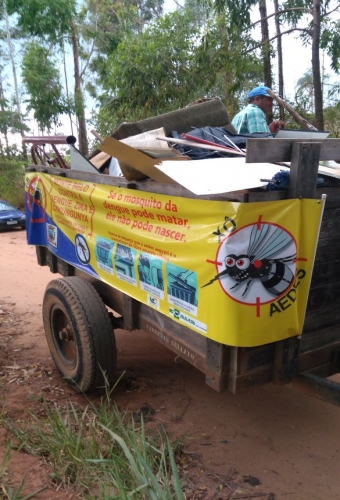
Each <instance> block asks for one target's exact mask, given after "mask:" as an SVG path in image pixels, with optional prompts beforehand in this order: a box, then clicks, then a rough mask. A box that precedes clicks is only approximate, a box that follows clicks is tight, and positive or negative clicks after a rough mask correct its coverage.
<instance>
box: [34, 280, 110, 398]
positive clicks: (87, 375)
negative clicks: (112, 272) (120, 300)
mask: <svg viewBox="0 0 340 500" xmlns="http://www.w3.org/2000/svg"><path fill="white" fill-rule="evenodd" d="M43 321H44V329H45V334H46V338H47V343H48V347H49V349H50V351H51V355H52V358H53V361H54V363H55V365H56V367H57V368H58V370H59V371H60V373H61V375H62V376H63V377H64V378H65V379H66V381H67V382H68V383H69V384H70V385H72V387H73V388H74V389H75V390H76V391H78V392H86V391H90V390H92V389H96V388H99V387H103V386H104V385H105V379H106V380H107V381H108V383H109V384H110V385H112V384H113V383H114V375H115V370H116V355H117V353H116V342H115V337H114V332H113V327H112V323H111V320H110V317H109V313H108V311H107V309H106V307H105V305H104V303H103V301H102V300H101V298H100V296H99V294H98V292H97V291H96V289H95V288H94V287H93V286H92V285H91V284H90V283H89V282H88V281H86V280H84V279H81V278H78V277H68V278H60V279H57V280H53V281H51V282H50V283H49V284H48V285H47V288H46V291H45V295H44V301H43ZM104 373H105V375H104Z"/></svg>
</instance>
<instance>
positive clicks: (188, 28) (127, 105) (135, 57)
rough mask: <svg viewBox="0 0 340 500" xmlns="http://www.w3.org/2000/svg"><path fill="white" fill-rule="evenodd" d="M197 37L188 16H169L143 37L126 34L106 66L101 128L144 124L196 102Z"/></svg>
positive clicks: (101, 99) (153, 26) (152, 25)
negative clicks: (133, 122) (147, 119)
mask: <svg viewBox="0 0 340 500" xmlns="http://www.w3.org/2000/svg"><path fill="white" fill-rule="evenodd" d="M198 35H199V32H198V30H197V28H196V27H195V26H193V23H192V18H191V16H190V13H188V12H186V11H183V12H173V13H172V14H168V15H166V16H164V17H163V18H161V19H159V20H158V22H155V23H152V24H151V25H150V26H149V27H148V28H147V29H146V30H145V31H144V32H142V33H137V34H135V33H127V34H126V35H125V36H124V39H123V40H122V42H121V43H120V44H119V46H118V48H117V51H115V52H114V53H113V54H112V55H111V56H109V57H108V60H107V80H106V85H105V88H104V92H103V93H102V95H101V96H100V101H101V104H102V107H101V110H100V112H99V121H100V123H101V125H102V126H103V125H104V122H106V123H108V124H110V125H111V126H112V125H114V124H116V123H119V122H120V121H126V120H128V119H131V118H132V117H134V119H142V118H145V117H147V116H152V115H156V114H159V113H161V112H166V111H170V110H173V109H176V108H179V107H183V106H185V105H186V104H187V103H188V102H189V101H190V100H194V99H195V98H196V97H197V80H196V81H195V76H197V75H196V73H195V71H196V66H195V58H194V54H195V47H196V42H197V40H198ZM199 97H201V96H199Z"/></svg>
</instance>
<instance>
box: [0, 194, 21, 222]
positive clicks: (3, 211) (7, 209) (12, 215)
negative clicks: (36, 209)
mask: <svg viewBox="0 0 340 500" xmlns="http://www.w3.org/2000/svg"><path fill="white" fill-rule="evenodd" d="M18 226H19V227H21V229H25V228H26V215H25V214H23V213H22V212H21V211H20V210H18V209H17V208H14V207H12V205H10V204H9V203H8V202H7V201H5V200H0V228H4V227H7V228H8V227H18Z"/></svg>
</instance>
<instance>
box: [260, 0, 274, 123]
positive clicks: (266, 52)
mask: <svg viewBox="0 0 340 500" xmlns="http://www.w3.org/2000/svg"><path fill="white" fill-rule="evenodd" d="M259 9H260V18H261V38H262V44H263V45H262V60H263V81H264V84H265V85H266V86H267V87H269V88H272V68H271V62H270V43H269V28H268V20H267V19H266V18H267V5H266V0H259ZM267 118H268V121H269V122H271V121H272V120H273V115H272V113H270V114H269V113H268V115H267Z"/></svg>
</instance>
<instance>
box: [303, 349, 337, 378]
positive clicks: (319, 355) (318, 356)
mask: <svg viewBox="0 0 340 500" xmlns="http://www.w3.org/2000/svg"><path fill="white" fill-rule="evenodd" d="M339 349H340V342H339V341H338V342H334V343H333V344H329V345H324V346H321V347H319V348H318V349H316V348H314V349H313V350H311V351H307V352H304V353H302V354H300V355H299V359H298V372H303V371H306V370H311V369H313V370H314V369H315V368H317V367H319V366H326V365H327V367H328V368H327V373H326V371H324V372H323V376H327V377H329V376H330V375H333V373H337V371H338V368H339V366H338V363H337V360H338V358H335V357H334V356H335V352H340V351H339ZM319 374H321V372H320V373H319Z"/></svg>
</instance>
